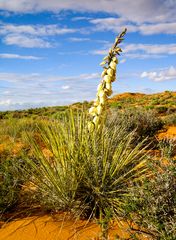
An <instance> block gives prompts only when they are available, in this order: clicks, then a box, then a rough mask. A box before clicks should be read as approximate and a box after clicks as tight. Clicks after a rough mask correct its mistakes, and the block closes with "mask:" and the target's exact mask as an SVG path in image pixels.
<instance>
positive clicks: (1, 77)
mask: <svg viewBox="0 0 176 240" xmlns="http://www.w3.org/2000/svg"><path fill="white" fill-rule="evenodd" d="M99 77H100V74H99V73H84V74H80V75H76V76H57V75H48V76H45V75H42V74H39V73H31V74H18V73H8V72H0V81H7V82H11V83H17V82H32V81H35V82H56V81H61V82H62V81H73V82H77V81H85V80H94V79H98V78H99Z"/></svg>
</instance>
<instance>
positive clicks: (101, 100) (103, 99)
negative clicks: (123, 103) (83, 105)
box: [100, 95, 106, 105]
mask: <svg viewBox="0 0 176 240" xmlns="http://www.w3.org/2000/svg"><path fill="white" fill-rule="evenodd" d="M105 102H106V95H104V96H103V97H101V98H100V104H102V105H104V104H105Z"/></svg>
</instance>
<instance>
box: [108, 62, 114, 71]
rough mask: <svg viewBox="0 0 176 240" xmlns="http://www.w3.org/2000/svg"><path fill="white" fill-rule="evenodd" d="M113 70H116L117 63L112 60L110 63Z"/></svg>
mask: <svg viewBox="0 0 176 240" xmlns="http://www.w3.org/2000/svg"><path fill="white" fill-rule="evenodd" d="M109 66H110V67H111V68H112V69H113V70H116V63H115V62H113V61H111V62H110V65H109Z"/></svg>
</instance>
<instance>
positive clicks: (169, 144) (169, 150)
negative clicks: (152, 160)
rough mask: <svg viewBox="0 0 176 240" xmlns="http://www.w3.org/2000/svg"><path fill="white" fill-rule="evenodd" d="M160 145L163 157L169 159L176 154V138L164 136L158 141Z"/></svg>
mask: <svg viewBox="0 0 176 240" xmlns="http://www.w3.org/2000/svg"><path fill="white" fill-rule="evenodd" d="M158 146H159V149H160V151H161V154H162V156H163V157H166V158H168V159H170V158H172V157H174V156H175V155H176V138H175V139H174V138H167V137H165V138H163V139H161V140H159V141H158Z"/></svg>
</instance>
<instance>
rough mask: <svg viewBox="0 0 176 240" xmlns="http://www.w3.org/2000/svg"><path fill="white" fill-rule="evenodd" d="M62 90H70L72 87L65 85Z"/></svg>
mask: <svg viewBox="0 0 176 240" xmlns="http://www.w3.org/2000/svg"><path fill="white" fill-rule="evenodd" d="M61 88H62V89H63V90H67V89H69V88H70V86H68V85H64V86H62V87H61Z"/></svg>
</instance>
